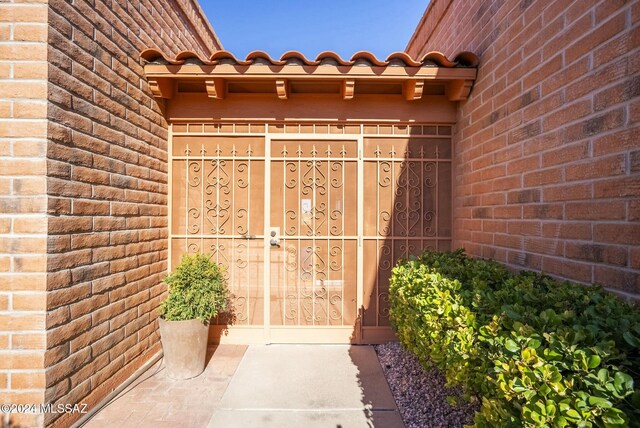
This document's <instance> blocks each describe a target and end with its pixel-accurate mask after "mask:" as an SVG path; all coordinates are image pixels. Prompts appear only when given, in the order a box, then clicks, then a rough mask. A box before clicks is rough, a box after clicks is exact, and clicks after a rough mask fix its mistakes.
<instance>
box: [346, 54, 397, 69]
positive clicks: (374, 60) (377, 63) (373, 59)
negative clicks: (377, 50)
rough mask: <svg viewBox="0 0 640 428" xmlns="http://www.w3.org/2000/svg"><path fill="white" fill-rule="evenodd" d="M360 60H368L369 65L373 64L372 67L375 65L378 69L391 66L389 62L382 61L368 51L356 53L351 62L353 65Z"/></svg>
mask: <svg viewBox="0 0 640 428" xmlns="http://www.w3.org/2000/svg"><path fill="white" fill-rule="evenodd" d="M359 59H364V60H367V61H369V63H371V65H375V66H378V67H385V66H387V65H389V63H388V62H385V61H380V60H379V59H378V58H376V56H375V55H374V54H373V53H371V52H367V51H359V52H356V53H354V54H353V56H352V57H351V59H350V60H349V61H350V62H351V63H352V64H353V63H355V62H356V61H357V60H359Z"/></svg>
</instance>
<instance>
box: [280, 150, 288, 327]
mask: <svg viewBox="0 0 640 428" xmlns="http://www.w3.org/2000/svg"><path fill="white" fill-rule="evenodd" d="M282 158H283V160H282V230H281V231H280V233H281V235H282V236H283V237H284V238H286V237H287V146H286V143H284V144H283V149H282ZM283 246H284V252H283V253H282V254H283V256H284V257H283V261H282V272H283V274H284V296H283V298H282V325H287V293H288V291H289V281H288V278H287V241H286V239H284V240H283Z"/></svg>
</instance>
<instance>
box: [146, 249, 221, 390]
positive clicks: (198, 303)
mask: <svg viewBox="0 0 640 428" xmlns="http://www.w3.org/2000/svg"><path fill="white" fill-rule="evenodd" d="M164 282H165V283H166V284H167V285H168V287H169V293H168V294H167V298H166V299H165V300H164V301H163V302H162V303H160V310H159V311H160V318H159V323H160V340H161V342H162V349H163V351H164V360H165V367H166V370H167V376H169V377H170V378H172V379H189V378H192V377H196V376H198V375H199V374H200V373H202V372H203V371H204V367H205V359H206V354H207V338H208V333H209V320H210V319H211V318H213V317H215V316H217V315H218V314H219V313H220V312H221V311H223V310H224V309H225V308H226V307H227V302H228V299H229V292H228V290H227V284H226V280H225V277H224V270H223V267H222V266H220V265H219V264H217V263H215V262H214V261H212V260H211V258H210V257H209V256H207V255H204V254H194V255H191V256H190V255H185V256H183V257H182V259H181V260H180V264H178V266H177V267H176V269H175V271H174V272H172V273H171V274H170V275H168V276H167V277H166V278H165V279H164Z"/></svg>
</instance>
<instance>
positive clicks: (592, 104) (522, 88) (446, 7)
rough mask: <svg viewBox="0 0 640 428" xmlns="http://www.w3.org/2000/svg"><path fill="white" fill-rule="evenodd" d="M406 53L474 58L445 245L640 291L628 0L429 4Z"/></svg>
mask: <svg viewBox="0 0 640 428" xmlns="http://www.w3.org/2000/svg"><path fill="white" fill-rule="evenodd" d="M431 3H432V4H431V5H430V6H429V9H428V11H427V12H426V14H425V16H424V17H423V19H422V21H421V23H420V25H419V26H418V28H417V30H416V33H415V34H414V36H413V38H412V40H411V41H410V43H409V45H408V47H407V50H408V52H409V53H410V54H411V55H413V56H414V57H419V56H420V55H421V54H422V53H424V52H426V51H428V50H431V49H437V50H441V51H443V52H444V53H445V54H447V55H452V54H455V53H456V52H458V51H461V50H470V51H473V52H475V53H476V54H478V55H479V56H480V59H481V63H480V67H479V76H478V80H477V81H476V83H475V86H474V88H473V91H472V94H471V97H470V98H469V100H468V101H466V102H462V103H460V108H459V111H458V125H457V127H456V129H455V135H454V147H455V161H454V162H455V183H456V187H455V195H454V210H455V211H454V212H455V214H454V228H455V231H454V233H455V236H454V239H455V240H454V243H455V246H457V247H460V246H462V247H465V248H466V249H467V251H468V252H469V253H470V254H472V255H474V256H482V257H491V258H494V259H497V260H499V261H502V262H505V263H507V264H508V265H510V266H512V267H514V268H530V269H535V270H543V271H545V272H548V273H550V274H553V275H556V276H558V277H562V278H568V279H571V280H576V281H581V282H587V283H589V282H599V283H602V284H604V285H606V286H607V287H610V288H613V289H616V290H619V291H622V292H624V293H628V294H631V295H635V296H636V297H637V296H639V295H640V246H639V244H640V223H639V221H640V150H639V149H640V143H639V140H638V135H640V129H639V121H640V97H638V96H639V95H640V75H639V72H640V56H639V55H638V53H639V50H638V47H639V46H640V38H639V37H640V31H638V30H639V29H638V21H639V20H640V2H639V1H628V2H620V1H610V0H602V1H594V0H577V1H551V0H522V1H520V0H498V1H488V0H472V1H468V0H465V1H463V0H432V2H431Z"/></svg>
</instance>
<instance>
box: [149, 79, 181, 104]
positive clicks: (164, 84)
mask: <svg viewBox="0 0 640 428" xmlns="http://www.w3.org/2000/svg"><path fill="white" fill-rule="evenodd" d="M148 81H149V90H150V91H151V94H152V95H153V96H154V97H155V98H165V99H170V98H173V95H174V94H175V93H176V81H175V80H174V79H171V78H169V77H156V78H149V80H148Z"/></svg>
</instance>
